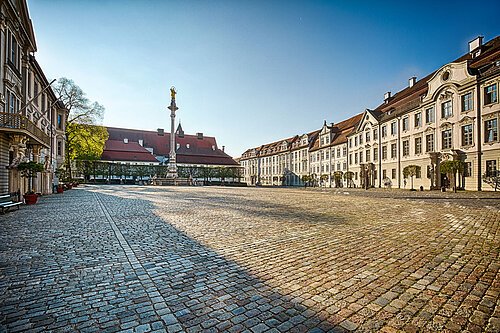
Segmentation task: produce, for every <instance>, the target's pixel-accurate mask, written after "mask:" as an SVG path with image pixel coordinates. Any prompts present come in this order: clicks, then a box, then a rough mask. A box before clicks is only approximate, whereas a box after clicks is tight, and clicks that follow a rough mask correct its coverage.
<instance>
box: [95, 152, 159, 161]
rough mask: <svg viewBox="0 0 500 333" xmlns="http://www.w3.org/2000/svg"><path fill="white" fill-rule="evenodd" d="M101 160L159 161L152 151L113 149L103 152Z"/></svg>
mask: <svg viewBox="0 0 500 333" xmlns="http://www.w3.org/2000/svg"><path fill="white" fill-rule="evenodd" d="M101 160H103V161H123V162H125V161H128V162H149V163H158V162H159V161H158V160H157V159H156V158H155V157H154V156H153V155H151V153H150V152H148V151H146V152H136V151H112V150H105V151H103V153H102V156H101Z"/></svg>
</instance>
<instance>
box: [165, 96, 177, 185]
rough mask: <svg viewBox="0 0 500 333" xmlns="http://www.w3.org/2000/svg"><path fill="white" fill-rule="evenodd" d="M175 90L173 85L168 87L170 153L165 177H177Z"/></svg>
mask: <svg viewBox="0 0 500 333" xmlns="http://www.w3.org/2000/svg"><path fill="white" fill-rule="evenodd" d="M176 94H177V91H175V87H174V86H172V87H171V88H170V97H171V99H170V106H169V107H168V109H169V110H170V155H169V159H168V167H167V178H177V176H178V175H177V163H176V160H175V155H176V154H175V148H176V147H175V111H177V110H178V109H179V108H178V107H177V106H176V105H175V95H176Z"/></svg>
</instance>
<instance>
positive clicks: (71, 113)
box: [54, 77, 108, 177]
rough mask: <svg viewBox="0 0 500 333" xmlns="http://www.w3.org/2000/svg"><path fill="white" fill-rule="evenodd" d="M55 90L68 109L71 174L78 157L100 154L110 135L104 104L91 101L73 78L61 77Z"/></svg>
mask: <svg viewBox="0 0 500 333" xmlns="http://www.w3.org/2000/svg"><path fill="white" fill-rule="evenodd" d="M54 91H55V92H56V94H57V95H58V96H59V99H60V100H61V102H63V103H64V106H65V107H66V109H67V110H68V115H67V119H66V150H65V153H66V154H65V165H66V169H67V172H68V174H69V177H71V162H72V161H73V160H75V159H82V160H84V159H90V160H95V159H99V158H100V157H101V154H102V151H103V149H104V143H105V142H106V139H107V138H108V133H107V131H106V129H105V128H104V127H102V126H98V124H99V123H100V122H101V121H102V117H103V115H104V107H103V106H102V105H100V104H99V103H97V102H91V101H90V100H89V99H88V98H87V97H86V96H85V93H84V92H83V90H82V89H81V88H80V87H79V86H77V85H76V84H75V83H74V82H73V81H72V80H70V79H67V78H64V77H63V78H60V79H59V80H58V81H57V83H56V84H55V86H54Z"/></svg>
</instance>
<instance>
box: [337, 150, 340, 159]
mask: <svg viewBox="0 0 500 333" xmlns="http://www.w3.org/2000/svg"><path fill="white" fill-rule="evenodd" d="M339 157H340V148H337V158H339Z"/></svg>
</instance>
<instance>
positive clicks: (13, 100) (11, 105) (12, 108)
mask: <svg viewBox="0 0 500 333" xmlns="http://www.w3.org/2000/svg"><path fill="white" fill-rule="evenodd" d="M9 97H10V98H9V112H10V113H16V95H14V94H13V93H11V92H9Z"/></svg>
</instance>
